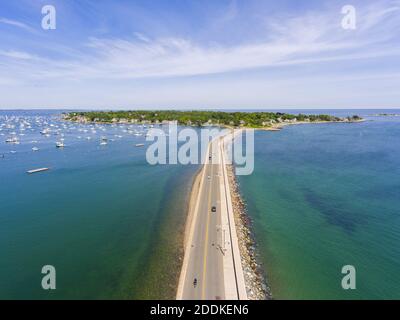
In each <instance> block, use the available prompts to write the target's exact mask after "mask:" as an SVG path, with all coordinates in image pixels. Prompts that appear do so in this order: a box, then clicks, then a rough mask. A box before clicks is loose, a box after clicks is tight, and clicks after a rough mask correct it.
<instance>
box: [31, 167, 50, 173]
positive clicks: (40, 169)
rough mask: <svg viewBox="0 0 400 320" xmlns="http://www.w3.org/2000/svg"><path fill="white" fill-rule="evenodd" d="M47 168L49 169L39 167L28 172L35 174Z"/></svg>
mask: <svg viewBox="0 0 400 320" xmlns="http://www.w3.org/2000/svg"><path fill="white" fill-rule="evenodd" d="M47 170H49V168H39V169H33V170H29V171H27V172H26V173H29V174H33V173H38V172H43V171H47Z"/></svg>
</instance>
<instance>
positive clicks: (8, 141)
mask: <svg viewBox="0 0 400 320" xmlns="http://www.w3.org/2000/svg"><path fill="white" fill-rule="evenodd" d="M6 143H12V144H19V140H18V138H17V137H10V138H8V139H7V140H6Z"/></svg>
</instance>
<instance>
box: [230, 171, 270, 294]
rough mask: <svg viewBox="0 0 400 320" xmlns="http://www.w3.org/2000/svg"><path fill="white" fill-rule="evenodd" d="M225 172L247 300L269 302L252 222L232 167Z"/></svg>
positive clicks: (265, 278)
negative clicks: (226, 173)
mask: <svg viewBox="0 0 400 320" xmlns="http://www.w3.org/2000/svg"><path fill="white" fill-rule="evenodd" d="M227 172H228V181H229V186H230V191H231V197H232V206H233V214H234V219H235V225H236V230H237V237H238V241H239V250H240V256H241V259H242V268H243V274H244V280H245V285H246V291H247V296H248V299H249V300H271V299H272V293H271V289H270V287H269V286H268V281H267V277H266V271H265V270H264V269H263V268H262V264H261V262H260V261H259V259H258V256H259V255H258V253H257V243H256V241H255V239H254V234H253V230H252V229H253V228H252V220H251V218H250V216H249V215H248V212H247V210H246V206H245V203H244V201H243V200H242V197H241V195H240V190H239V184H238V182H237V178H236V175H235V173H234V166H233V165H227Z"/></svg>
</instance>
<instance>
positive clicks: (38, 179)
mask: <svg viewBox="0 0 400 320" xmlns="http://www.w3.org/2000/svg"><path fill="white" fill-rule="evenodd" d="M58 114H59V112H49V111H15V112H11V111H2V112H0V125H1V124H3V126H2V127H1V129H2V130H1V131H0V180H1V182H0V299H149V298H155V299H167V298H174V294H175V290H176V283H177V277H178V276H179V271H180V260H179V259H180V255H181V253H182V252H181V250H182V234H183V230H184V223H185V219H186V208H187V201H188V194H189V192H190V188H191V182H192V179H193V177H194V175H195V173H196V172H197V170H198V167H197V166H180V165H163V166H150V165H149V164H148V163H147V162H146V159H145V152H146V148H145V147H142V148H140V147H135V145H136V144H138V143H146V142H145V141H144V140H145V137H144V135H142V136H135V135H134V134H132V132H136V131H135V130H137V131H138V132H140V131H144V130H145V129H143V128H140V127H136V126H123V125H119V126H111V125H102V126H96V127H93V126H87V125H77V124H67V125H66V124H65V123H63V122H61V121H60V120H59V117H58V116H57V115H58ZM15 117H18V118H15ZM25 122H28V123H29V125H27V124H24V126H22V127H21V123H25ZM51 125H52V127H51ZM13 126H14V127H13ZM44 128H50V129H51V133H50V135H49V136H48V137H46V136H44V135H42V134H40V131H41V130H43V129H44ZM84 130H88V131H87V132H85V131H84ZM127 130H132V132H131V133H129V132H127ZM94 131H95V132H94ZM13 132H15V133H16V136H17V137H18V138H19V140H20V144H19V145H15V144H7V143H5V140H6V139H7V138H8V137H9V136H10V134H11V133H13ZM87 137H91V139H90V140H88V139H87ZM101 137H107V138H108V144H107V145H105V146H101V145H100V141H101ZM61 139H64V141H65V144H66V147H65V148H64V149H57V148H56V147H55V142H56V141H59V140H61ZM34 146H36V147H37V148H39V151H36V152H34V151H32V147H34ZM41 167H49V168H50V169H51V170H50V171H47V172H43V173H38V174H34V175H28V174H27V173H26V171H27V170H30V169H35V168H41ZM44 265H53V266H54V267H55V268H56V275H57V278H56V279H57V283H56V284H57V289H56V290H54V291H44V290H43V289H42V288H41V281H42V277H43V275H42V274H41V270H42V267H43V266H44Z"/></svg>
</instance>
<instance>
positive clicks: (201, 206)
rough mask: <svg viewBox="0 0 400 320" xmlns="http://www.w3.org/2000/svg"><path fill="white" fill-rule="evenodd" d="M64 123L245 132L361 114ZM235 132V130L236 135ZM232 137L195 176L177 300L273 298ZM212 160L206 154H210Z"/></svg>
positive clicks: (104, 115)
mask: <svg viewBox="0 0 400 320" xmlns="http://www.w3.org/2000/svg"><path fill="white" fill-rule="evenodd" d="M64 119H65V120H68V121H74V122H81V123H114V124H118V123H120V124H127V123H132V124H159V125H162V124H169V123H171V122H174V123H177V124H179V125H185V126H219V127H224V128H230V129H242V130H236V133H240V132H242V131H243V130H245V129H247V128H254V129H260V130H269V131H279V130H281V129H283V128H284V127H285V126H288V125H296V124H318V123H338V122H340V123H352V122H360V121H364V120H363V119H362V118H360V117H359V116H352V117H346V118H338V117H335V116H330V115H303V114H299V115H292V114H286V113H271V112H256V113H243V112H238V113H235V112H233V113H228V112H208V111H121V112H114V111H112V112H73V113H70V114H65V115H64ZM232 132H233V131H232ZM234 138H235V135H234V134H233V133H230V134H228V135H226V136H224V137H218V138H216V139H214V140H213V141H211V142H210V144H209V146H208V150H207V154H208V155H209V156H210V158H209V160H207V161H206V163H204V165H203V167H202V168H201V170H200V171H199V172H198V174H197V175H196V177H195V178H194V180H193V181H194V182H193V185H192V190H191V195H190V202H189V208H188V215H187V218H186V224H185V233H184V244H183V246H184V256H183V262H182V268H181V273H180V277H179V282H178V288H177V295H176V298H177V299H189V300H199V299H238V300H239V299H240V300H246V299H252V300H253V299H254V300H262V299H271V298H272V294H271V291H270V289H269V286H268V282H267V279H266V275H265V270H264V268H263V267H262V265H261V263H260V261H259V260H258V254H257V247H256V243H255V241H254V237H253V232H252V223H251V220H250V217H249V215H248V214H247V212H246V205H245V203H244V202H243V200H242V198H241V195H240V192H239V188H238V182H237V180H236V177H235V173H234V167H233V165H232V164H230V163H227V162H226V161H225V153H226V150H225V147H226V146H227V145H228V144H229V143H232V141H233V139H234ZM207 159H208V156H207Z"/></svg>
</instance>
